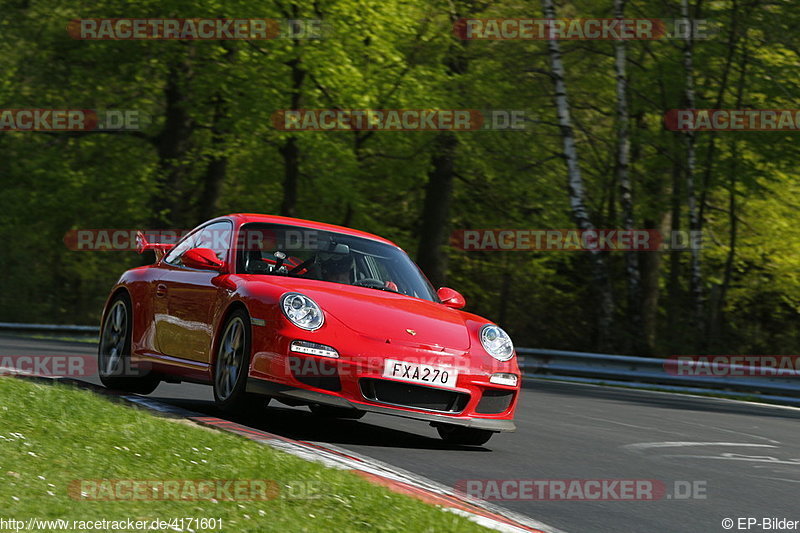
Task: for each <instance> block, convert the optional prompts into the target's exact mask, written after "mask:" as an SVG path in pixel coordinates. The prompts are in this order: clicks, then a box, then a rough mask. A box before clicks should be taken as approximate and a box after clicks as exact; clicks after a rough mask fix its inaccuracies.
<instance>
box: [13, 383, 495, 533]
mask: <svg viewBox="0 0 800 533" xmlns="http://www.w3.org/2000/svg"><path fill="white" fill-rule="evenodd" d="M0 435H1V436H2V437H3V438H0V509H1V510H2V513H0V515H2V517H3V518H14V519H17V520H25V519H28V518H31V517H36V518H42V519H54V518H63V519H69V520H102V519H108V520H120V519H128V518H132V519H135V520H148V519H149V520H152V519H170V518H178V517H196V518H200V517H206V518H221V519H222V520H223V527H222V529H221V530H220V529H216V530H215V531H225V532H250V531H252V532H264V531H281V532H290V531H330V532H334V531H335V532H339V531H415V532H416V531H437V532H438V531H458V532H459V533H464V532H469V531H486V530H485V529H483V528H482V527H480V526H478V525H477V524H474V523H473V522H470V521H469V520H467V519H466V518H463V517H461V516H457V515H454V514H452V513H448V512H445V511H443V510H441V509H439V508H437V507H434V506H430V505H427V504H424V503H422V502H420V501H418V500H415V499H412V498H410V497H407V496H404V495H401V494H396V493H393V492H391V491H389V490H387V489H384V488H382V487H379V486H376V485H373V484H371V483H368V482H366V481H364V480H363V479H361V478H359V477H358V476H356V475H355V474H352V473H350V472H345V471H339V470H334V469H329V468H325V467H323V466H321V465H319V464H316V463H312V462H308V461H304V460H301V459H299V458H296V457H294V456H291V455H289V454H286V453H283V452H280V451H278V450H274V449H272V448H270V447H269V446H264V445H260V444H258V443H256V442H252V441H249V440H247V439H244V438H241V437H238V436H236V435H231V434H227V433H223V432H220V431H216V430H211V429H207V428H201V427H198V426H195V425H193V424H187V423H184V422H182V421H178V420H170V419H166V418H159V417H157V416H154V415H152V414H150V413H149V412H147V411H144V410H140V409H134V408H131V407H128V406H125V405H122V404H119V403H115V402H112V401H110V400H109V399H107V398H104V397H102V396H99V395H97V394H94V393H92V392H89V391H85V390H80V389H76V388H72V387H68V386H64V385H58V384H54V385H46V384H39V383H34V382H30V381H26V380H22V379H14V378H8V377H4V378H0ZM76 479H77V480H80V479H138V480H142V479H147V480H154V479H198V480H199V479H226V480H227V479H244V480H250V479H260V480H274V481H275V482H277V484H278V486H279V487H280V495H279V496H278V497H277V498H275V499H272V500H269V501H255V502H253V501H240V502H236V501H233V502H231V501H219V502H210V501H131V500H123V501H82V500H76V499H73V498H72V497H70V495H69V493H68V487H69V485H70V482H71V481H73V480H76ZM309 487H312V488H314V489H315V490H314V491H313V492H314V493H315V496H316V497H314V498H311V499H309V498H301V497H300V496H302V495H303V494H305V493H306V491H307V490H308V489H309ZM195 531H198V533H199V532H200V531H201V530H200V529H197V528H195ZM206 531H211V530H206Z"/></svg>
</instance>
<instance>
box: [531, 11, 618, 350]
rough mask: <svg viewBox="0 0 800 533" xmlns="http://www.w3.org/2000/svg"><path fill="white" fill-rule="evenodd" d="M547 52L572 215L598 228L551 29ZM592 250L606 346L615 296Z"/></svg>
mask: <svg viewBox="0 0 800 533" xmlns="http://www.w3.org/2000/svg"><path fill="white" fill-rule="evenodd" d="M542 11H543V12H544V17H545V18H546V19H555V18H556V13H555V6H554V5H553V0H542ZM547 51H548V55H549V57H550V69H551V73H550V77H551V78H552V80H553V84H554V88H555V94H554V103H555V107H556V114H557V116H558V125H559V129H560V131H561V139H562V143H563V150H564V152H563V157H564V160H565V162H566V164H567V193H568V194H569V203H570V209H571V211H572V218H573V220H574V221H575V223H576V224H577V226H578V228H579V229H581V230H583V231H590V230H594V229H595V226H594V224H593V223H592V221H591V218H590V216H589V211H588V209H587V208H586V188H585V186H584V182H583V177H582V176H581V167H580V161H579V159H578V148H577V146H576V144H575V131H574V128H573V126H572V117H571V113H570V104H569V98H568V95H567V83H566V75H565V71H564V62H563V60H562V57H561V46H560V45H559V43H558V40H557V39H556V36H555V35H554V33H553V32H548V38H547ZM589 253H590V257H591V261H592V283H593V289H594V291H595V292H596V295H597V298H598V304H599V305H598V307H597V309H598V311H597V344H598V345H599V346H598V347H599V348H601V349H602V348H603V347H605V346H606V345H607V343H608V337H609V333H610V330H611V325H612V321H613V313H614V298H613V293H612V290H611V283H610V280H609V275H608V265H607V264H606V261H605V258H604V257H603V255H602V252H601V251H599V250H592V251H590V252H589Z"/></svg>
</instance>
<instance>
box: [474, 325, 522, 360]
mask: <svg viewBox="0 0 800 533" xmlns="http://www.w3.org/2000/svg"><path fill="white" fill-rule="evenodd" d="M480 337H481V344H483V349H484V350H486V352H487V353H488V354H489V355H491V356H492V357H494V358H495V359H497V360H498V361H508V360H509V359H511V357H512V356H513V355H514V344H513V343H512V342H511V337H509V336H508V333H506V332H505V331H503V330H502V329H501V328H500V327H499V326H495V325H494V324H486V325H485V326H483V327H482V328H481V332H480Z"/></svg>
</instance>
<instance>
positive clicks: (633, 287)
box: [614, 0, 645, 352]
mask: <svg viewBox="0 0 800 533" xmlns="http://www.w3.org/2000/svg"><path fill="white" fill-rule="evenodd" d="M625 1H626V0H614V17H615V18H617V19H623V18H625ZM626 63H627V58H626V44H625V41H623V40H622V39H619V40H617V41H615V42H614V71H615V74H616V81H617V84H616V89H617V164H616V172H617V183H619V193H620V205H621V207H622V227H623V229H625V230H629V231H630V230H632V229H634V227H633V225H634V216H633V192H632V187H631V178H630V149H631V141H630V134H629V114H628V94H627V92H628V76H627V65H626ZM625 274H626V279H627V286H628V305H627V316H628V328H627V329H628V335H627V337H628V339H629V341H628V343H629V345H630V346H631V347H632V348H633V351H635V352H639V351H641V350H642V349H644V348H645V343H644V342H642V341H643V340H644V337H643V335H642V309H641V300H640V277H641V276H640V272H639V254H638V253H637V252H630V251H629V252H626V253H625ZM628 351H629V350H628Z"/></svg>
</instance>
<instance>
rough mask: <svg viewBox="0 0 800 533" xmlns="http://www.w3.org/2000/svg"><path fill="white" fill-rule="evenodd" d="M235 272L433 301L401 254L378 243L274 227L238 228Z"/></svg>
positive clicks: (423, 281) (424, 281) (414, 267)
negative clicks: (381, 291) (368, 289)
mask: <svg viewBox="0 0 800 533" xmlns="http://www.w3.org/2000/svg"><path fill="white" fill-rule="evenodd" d="M237 270H238V272H240V273H242V274H262V275H269V276H291V277H298V278H305V279H316V280H320V281H327V282H330V283H341V284H346V285H357V286H361V287H368V288H371V289H376V290H383V291H390V292H397V293H399V294H405V295H407V296H413V297H415V298H422V299H424V300H430V301H437V298H436V295H435V293H434V291H433V287H431V285H430V283H428V280H427V279H425V276H423V275H422V272H420V270H419V268H418V267H417V265H415V264H414V262H413V261H411V259H410V258H409V257H408V255H406V253H405V252H403V251H402V250H400V249H399V248H396V247H394V246H391V245H389V244H385V243H382V242H378V241H373V240H371V239H365V238H362V237H354V236H352V235H345V234H342V233H336V232H330V231H322V230H317V229H313V228H303V227H298V226H288V225H280V224H263V223H253V224H245V225H244V226H242V228H241V230H240V233H239V238H238V252H237Z"/></svg>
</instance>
